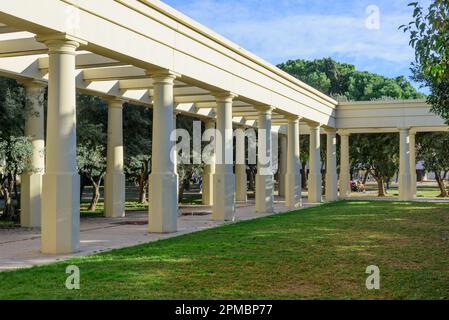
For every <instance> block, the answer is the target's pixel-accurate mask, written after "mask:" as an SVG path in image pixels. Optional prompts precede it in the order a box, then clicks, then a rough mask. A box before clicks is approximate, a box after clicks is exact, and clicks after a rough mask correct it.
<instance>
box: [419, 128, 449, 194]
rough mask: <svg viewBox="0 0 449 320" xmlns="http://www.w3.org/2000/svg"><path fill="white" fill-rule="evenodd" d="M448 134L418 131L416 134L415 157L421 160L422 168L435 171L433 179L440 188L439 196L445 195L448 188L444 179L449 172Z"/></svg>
mask: <svg viewBox="0 0 449 320" xmlns="http://www.w3.org/2000/svg"><path fill="white" fill-rule="evenodd" d="M442 145H443V146H449V134H447V133H445V132H444V133H443V132H441V133H440V132H438V133H431V132H429V133H419V134H418V135H417V147H416V151H417V159H419V160H422V161H423V162H424V163H423V165H424V169H425V170H426V171H431V172H434V173H435V179H436V181H437V183H438V187H439V188H440V195H439V197H447V196H448V190H447V189H446V185H445V182H444V179H445V178H446V177H447V174H448V173H449V148H447V147H446V148H442V147H441V146H442Z"/></svg>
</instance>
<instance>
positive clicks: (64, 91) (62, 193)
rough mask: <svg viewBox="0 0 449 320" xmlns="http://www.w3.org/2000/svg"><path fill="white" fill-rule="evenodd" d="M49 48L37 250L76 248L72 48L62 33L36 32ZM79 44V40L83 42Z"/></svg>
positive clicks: (77, 191)
mask: <svg viewBox="0 0 449 320" xmlns="http://www.w3.org/2000/svg"><path fill="white" fill-rule="evenodd" d="M38 41H41V42H44V43H45V44H46V45H47V47H48V49H49V52H48V54H49V68H48V112H47V141H46V142H47V147H46V172H45V174H44V176H43V180H42V238H41V245H42V249H41V250H42V252H43V253H49V254H65V253H72V252H76V251H78V250H79V220H80V178H79V175H78V172H77V169H76V89H75V52H76V49H77V48H78V47H79V46H80V45H81V44H83V42H82V41H81V40H79V39H76V38H73V37H70V36H67V35H59V34H58V35H55V36H45V37H38ZM84 44H85V43H84Z"/></svg>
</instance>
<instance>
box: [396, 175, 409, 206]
mask: <svg viewBox="0 0 449 320" xmlns="http://www.w3.org/2000/svg"><path fill="white" fill-rule="evenodd" d="M398 178H399V179H398V181H399V201H411V200H413V193H412V191H411V186H412V178H411V176H410V175H399V177H398Z"/></svg>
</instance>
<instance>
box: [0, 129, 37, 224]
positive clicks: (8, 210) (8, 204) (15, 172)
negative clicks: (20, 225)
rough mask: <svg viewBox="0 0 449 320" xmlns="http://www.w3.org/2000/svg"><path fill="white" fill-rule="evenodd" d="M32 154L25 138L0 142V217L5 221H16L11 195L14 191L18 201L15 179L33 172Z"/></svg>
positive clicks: (13, 138)
mask: <svg viewBox="0 0 449 320" xmlns="http://www.w3.org/2000/svg"><path fill="white" fill-rule="evenodd" d="M32 154H33V146H32V144H31V142H30V140H29V139H28V138H26V137H13V136H11V137H9V138H8V139H6V140H3V141H0V194H1V195H2V197H3V199H4V201H5V210H4V212H3V216H2V218H3V219H5V220H14V221H17V220H18V215H17V212H16V208H15V205H14V202H13V197H12V193H13V191H14V192H15V195H16V198H17V200H19V199H20V198H19V197H18V196H17V189H16V188H17V177H18V176H19V175H21V174H22V173H26V172H31V171H32V170H33V167H32V166H31V165H30V162H29V159H30V157H31V156H32Z"/></svg>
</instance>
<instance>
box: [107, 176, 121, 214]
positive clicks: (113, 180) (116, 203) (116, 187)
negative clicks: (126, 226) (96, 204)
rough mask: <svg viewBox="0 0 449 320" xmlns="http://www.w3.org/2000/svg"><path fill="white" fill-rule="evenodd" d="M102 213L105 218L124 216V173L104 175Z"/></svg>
mask: <svg viewBox="0 0 449 320" xmlns="http://www.w3.org/2000/svg"><path fill="white" fill-rule="evenodd" d="M104 182H105V190H104V213H105V216H106V217H107V218H122V217H124V216H125V175H124V174H123V173H110V174H106V177H105V181H104Z"/></svg>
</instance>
